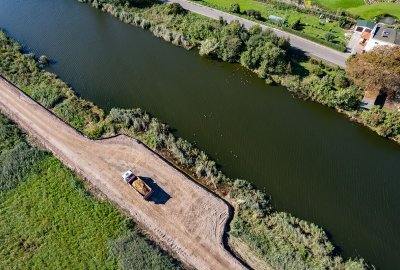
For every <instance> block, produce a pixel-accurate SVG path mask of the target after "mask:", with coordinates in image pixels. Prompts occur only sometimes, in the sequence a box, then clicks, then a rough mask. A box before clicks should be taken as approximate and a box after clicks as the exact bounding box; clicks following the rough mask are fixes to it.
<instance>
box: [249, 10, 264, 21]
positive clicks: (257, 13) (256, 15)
mask: <svg viewBox="0 0 400 270" xmlns="http://www.w3.org/2000/svg"><path fill="white" fill-rule="evenodd" d="M246 15H247V16H249V17H253V18H254V19H256V20H260V19H261V18H262V17H261V12H260V11H258V10H254V9H249V10H246Z"/></svg>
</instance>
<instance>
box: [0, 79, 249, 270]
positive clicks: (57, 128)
mask: <svg viewBox="0 0 400 270" xmlns="http://www.w3.org/2000/svg"><path fill="white" fill-rule="evenodd" d="M0 89H1V91H0V96H1V101H0V108H1V111H3V112H4V113H6V114H7V115H8V116H10V117H12V119H13V120H14V121H16V122H17V123H18V124H19V125H20V126H21V127H22V128H23V129H24V130H25V131H26V132H28V133H29V134H30V135H31V136H32V137H33V138H35V139H36V140H38V141H39V142H40V143H41V144H42V145H44V146H45V147H46V148H47V149H49V150H50V151H51V152H52V153H53V154H54V155H55V156H57V157H58V158H59V159H60V160H62V161H63V163H64V164H66V165H67V166H68V167H69V168H71V169H72V170H73V171H75V172H77V173H79V175H81V176H82V177H83V178H84V179H86V180H88V181H89V182H90V184H91V185H92V186H93V188H94V189H95V190H96V191H98V192H99V193H100V194H102V195H104V196H105V197H106V198H107V199H108V200H109V201H111V202H113V203H114V204H115V205H117V206H118V207H119V208H120V209H122V210H123V211H124V212H125V213H126V214H128V215H129V216H130V217H131V218H133V219H134V220H135V222H137V223H138V224H140V225H141V226H143V227H144V228H145V229H146V230H147V231H148V232H149V233H150V234H151V235H152V236H154V237H155V239H157V241H159V242H160V243H161V246H165V247H167V248H168V250H169V251H170V252H171V253H172V254H173V255H174V256H176V257H177V258H178V259H179V260H180V261H181V262H182V263H183V264H185V265H187V266H189V267H194V268H196V269H221V270H222V269H245V268H244V267H243V266H242V265H241V263H240V262H239V261H237V260H236V259H235V258H234V257H233V256H232V255H231V254H229V253H228V252H227V251H226V250H225V248H224V246H223V243H222V238H223V234H224V232H225V227H226V223H227V220H228V219H229V216H230V210H229V208H228V205H227V204H226V203H225V202H224V201H223V200H221V199H220V198H218V197H217V196H215V195H213V194H212V193H210V192H208V191H207V190H206V189H204V188H202V187H200V186H199V185H196V184H195V183H194V182H192V181H191V180H190V179H189V178H188V177H187V176H186V175H184V174H182V173H181V172H180V171H179V170H177V169H176V168H175V167H173V166H171V164H169V163H168V162H165V160H163V159H162V158H160V157H159V156H158V155H156V154H155V153H154V152H153V151H151V150H150V149H149V148H147V147H146V146H144V145H143V144H142V143H141V142H140V141H137V140H134V139H132V138H129V137H126V136H117V137H113V138H109V139H102V140H89V139H87V138H86V137H84V136H83V135H82V134H80V133H78V132H77V131H76V130H75V129H73V128H71V126H69V125H68V124H66V123H64V122H63V121H60V119H59V118H57V117H55V116H54V115H53V114H52V113H51V112H49V111H48V110H46V109H45V108H44V107H42V106H40V105H39V104H38V103H36V102H33V100H32V99H30V98H29V97H28V96H26V95H25V94H23V92H22V91H20V90H19V89H17V88H15V87H14V86H13V85H12V84H10V83H9V82H7V81H6V80H4V79H3V78H1V80H0ZM105 157H107V158H105ZM127 169H132V170H133V171H134V172H135V173H136V174H137V175H139V176H141V177H142V178H143V180H144V181H146V183H147V184H148V185H149V186H150V187H151V188H152V189H153V191H154V193H153V194H152V196H151V197H150V198H149V200H148V201H146V200H144V199H143V197H142V196H141V195H140V194H138V193H137V192H135V191H133V190H132V189H131V188H130V187H129V186H128V185H127V184H126V183H125V182H124V181H121V173H123V172H124V171H126V170H127Z"/></svg>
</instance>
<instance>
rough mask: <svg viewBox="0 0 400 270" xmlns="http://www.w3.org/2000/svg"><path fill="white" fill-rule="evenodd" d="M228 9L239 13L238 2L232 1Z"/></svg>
mask: <svg viewBox="0 0 400 270" xmlns="http://www.w3.org/2000/svg"><path fill="white" fill-rule="evenodd" d="M229 11H230V12H232V13H240V6H239V4H238V3H233V4H232V5H231V6H230V8H229Z"/></svg>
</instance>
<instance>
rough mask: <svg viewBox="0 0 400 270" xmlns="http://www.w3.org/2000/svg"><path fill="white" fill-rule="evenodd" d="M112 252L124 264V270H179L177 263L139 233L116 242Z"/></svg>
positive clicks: (112, 246) (113, 244) (133, 233)
mask: <svg viewBox="0 0 400 270" xmlns="http://www.w3.org/2000/svg"><path fill="white" fill-rule="evenodd" d="M111 251H112V253H113V254H114V256H115V257H116V258H117V259H118V261H119V262H120V263H121V264H122V269H141V270H153V269H160V270H161V269H163V270H168V269H179V268H180V267H178V266H177V262H176V261H174V260H172V259H171V258H170V257H169V256H165V253H164V252H162V251H161V250H160V248H158V247H157V246H156V245H155V244H154V243H152V242H150V241H148V240H146V239H145V238H144V237H143V236H142V235H140V234H138V233H137V232H131V233H130V234H128V235H127V236H125V237H123V238H121V239H119V240H116V241H114V242H113V243H112V244H111Z"/></svg>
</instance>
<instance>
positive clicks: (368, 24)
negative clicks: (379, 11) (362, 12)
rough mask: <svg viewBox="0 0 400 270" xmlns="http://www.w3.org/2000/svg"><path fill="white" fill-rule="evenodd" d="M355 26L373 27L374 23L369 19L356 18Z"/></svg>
mask: <svg viewBox="0 0 400 270" xmlns="http://www.w3.org/2000/svg"><path fill="white" fill-rule="evenodd" d="M357 26H361V27H366V28H369V29H374V27H375V23H374V22H370V21H366V20H358V21H357Z"/></svg>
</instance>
